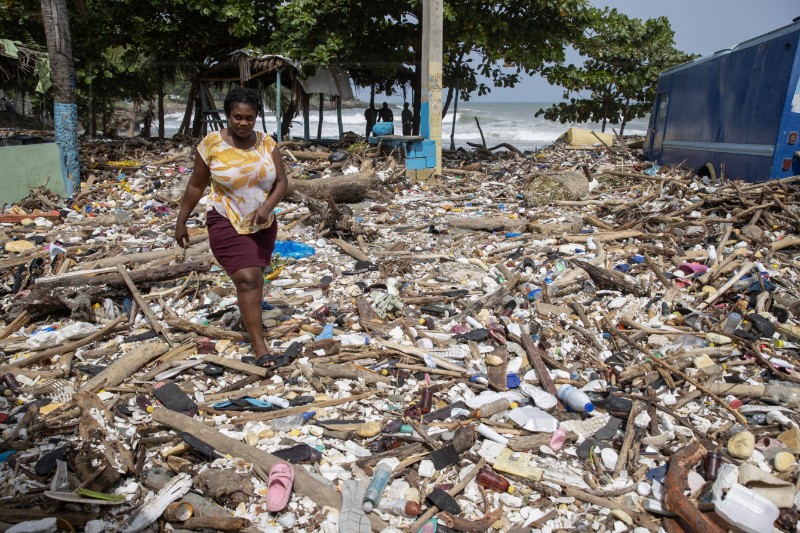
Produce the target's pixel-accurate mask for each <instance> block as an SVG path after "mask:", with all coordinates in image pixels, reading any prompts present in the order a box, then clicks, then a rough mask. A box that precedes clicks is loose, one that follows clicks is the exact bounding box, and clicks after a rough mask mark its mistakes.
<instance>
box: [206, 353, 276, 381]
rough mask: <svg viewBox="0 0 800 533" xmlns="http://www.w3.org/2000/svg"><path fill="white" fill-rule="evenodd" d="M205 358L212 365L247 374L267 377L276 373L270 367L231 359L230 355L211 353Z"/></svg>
mask: <svg viewBox="0 0 800 533" xmlns="http://www.w3.org/2000/svg"><path fill="white" fill-rule="evenodd" d="M204 359H205V361H206V363H211V364H212V365H218V366H224V367H225V368H230V369H231V370H236V371H237V372H244V373H245V374H250V375H252V376H259V377H262V378H265V377H267V376H269V375H270V374H273V373H274V371H273V370H271V369H269V368H263V367H260V366H256V365H250V364H247V363H242V362H241V361H237V360H236V359H230V358H228V357H220V356H218V355H213V354H209V355H206V356H205V358H204Z"/></svg>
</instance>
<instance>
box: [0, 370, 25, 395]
mask: <svg viewBox="0 0 800 533" xmlns="http://www.w3.org/2000/svg"><path fill="white" fill-rule="evenodd" d="M2 379H3V383H5V385H6V387H8V388H9V389H11V390H13V391H15V392H16V391H17V390H19V388H20V386H21V385H20V384H19V381H17V378H15V377H14V374H11V373H10V372H9V373H8V374H3V378H2Z"/></svg>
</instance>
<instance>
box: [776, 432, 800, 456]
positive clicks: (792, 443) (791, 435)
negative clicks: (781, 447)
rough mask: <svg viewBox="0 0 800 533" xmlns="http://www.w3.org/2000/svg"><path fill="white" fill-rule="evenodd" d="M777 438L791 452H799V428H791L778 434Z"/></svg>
mask: <svg viewBox="0 0 800 533" xmlns="http://www.w3.org/2000/svg"><path fill="white" fill-rule="evenodd" d="M778 440H780V441H781V442H782V443H783V444H785V445H786V447H787V448H789V451H790V452H792V453H800V429H797V428H796V427H795V428H792V429H790V430H787V431H784V432H783V433H781V434H780V435H778Z"/></svg>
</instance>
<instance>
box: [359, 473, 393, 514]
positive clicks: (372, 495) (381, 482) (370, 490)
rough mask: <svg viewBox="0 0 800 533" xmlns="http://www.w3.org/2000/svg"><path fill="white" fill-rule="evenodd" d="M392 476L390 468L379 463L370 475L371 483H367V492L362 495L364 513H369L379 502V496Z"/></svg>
mask: <svg viewBox="0 0 800 533" xmlns="http://www.w3.org/2000/svg"><path fill="white" fill-rule="evenodd" d="M391 476H392V468H391V467H390V466H389V465H387V464H386V463H380V464H379V465H378V466H377V467H376V468H375V473H374V474H373V475H372V481H370V482H369V486H368V487H367V492H366V493H365V494H364V511H365V512H367V513H371V512H372V510H373V509H374V508H375V506H376V505H378V502H380V501H381V495H382V494H383V490H384V489H385V488H386V485H387V484H388V483H389V478H390V477H391Z"/></svg>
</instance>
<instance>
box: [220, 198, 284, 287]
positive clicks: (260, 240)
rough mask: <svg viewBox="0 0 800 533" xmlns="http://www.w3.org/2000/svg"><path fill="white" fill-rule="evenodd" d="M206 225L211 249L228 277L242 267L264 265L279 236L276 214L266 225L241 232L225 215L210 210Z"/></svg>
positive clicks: (267, 262)
mask: <svg viewBox="0 0 800 533" xmlns="http://www.w3.org/2000/svg"><path fill="white" fill-rule="evenodd" d="M206 227H207V228H208V241H209V244H211V252H212V253H213V254H214V257H215V258H216V259H217V262H218V263H219V264H220V266H221V267H222V268H224V269H225V272H227V273H228V275H229V276H230V275H231V274H233V273H234V272H236V271H237V270H241V269H243V268H248V267H259V268H264V267H266V266H268V265H269V264H270V261H272V250H274V249H275V239H276V238H277V236H278V219H277V217H275V218H274V220H273V222H272V225H271V226H270V227H269V228H267V229H262V230H261V231H257V232H256V233H250V234H247V235H242V234H240V233H237V232H236V230H235V229H233V225H231V223H230V221H229V220H228V218H227V217H225V216H223V215H221V214H220V213H218V212H217V211H216V210H215V209H211V210H209V211H208V213H206Z"/></svg>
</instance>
